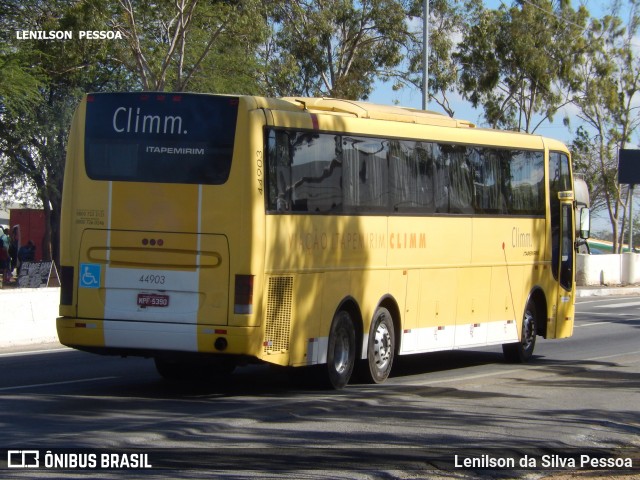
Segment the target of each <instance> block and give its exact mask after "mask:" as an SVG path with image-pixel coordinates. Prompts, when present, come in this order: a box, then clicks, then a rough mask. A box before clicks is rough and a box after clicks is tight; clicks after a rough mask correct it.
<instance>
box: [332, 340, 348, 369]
mask: <svg viewBox="0 0 640 480" xmlns="http://www.w3.org/2000/svg"><path fill="white" fill-rule="evenodd" d="M348 366H349V336H348V335H347V334H346V332H344V331H341V332H340V335H339V336H338V338H336V343H335V347H334V351H333V367H334V369H335V371H336V372H338V373H343V372H344V371H345V370H346V369H347V367H348Z"/></svg>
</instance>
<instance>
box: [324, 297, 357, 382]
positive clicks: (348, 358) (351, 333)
mask: <svg viewBox="0 0 640 480" xmlns="http://www.w3.org/2000/svg"><path fill="white" fill-rule="evenodd" d="M355 358H356V332H355V328H354V326H353V320H352V319H351V315H349V313H348V312H346V311H345V310H340V311H339V312H338V313H337V314H336V316H335V317H334V318H333V322H332V323H331V331H330V333H329V346H328V350H327V374H328V380H329V384H330V385H331V387H333V388H335V389H336V390H339V389H341V388H344V387H345V386H346V385H347V383H348V382H349V379H350V378H351V374H352V373H353V365H354V363H355Z"/></svg>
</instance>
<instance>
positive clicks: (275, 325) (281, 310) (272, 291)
mask: <svg viewBox="0 0 640 480" xmlns="http://www.w3.org/2000/svg"><path fill="white" fill-rule="evenodd" d="M292 298H293V277H271V278H269V296H268V300H267V322H266V331H265V342H264V351H265V353H281V352H288V351H289V334H290V331H291V301H292Z"/></svg>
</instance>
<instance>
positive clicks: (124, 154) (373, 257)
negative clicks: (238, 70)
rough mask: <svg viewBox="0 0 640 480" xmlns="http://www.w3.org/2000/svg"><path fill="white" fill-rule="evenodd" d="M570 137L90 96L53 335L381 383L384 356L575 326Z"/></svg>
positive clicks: (329, 104)
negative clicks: (304, 368)
mask: <svg viewBox="0 0 640 480" xmlns="http://www.w3.org/2000/svg"><path fill="white" fill-rule="evenodd" d="M572 191H573V183H572V173H571V164H570V158H569V152H568V150H567V149H566V147H565V146H564V145H563V144H562V143H560V142H558V141H554V140H551V139H547V138H543V137H540V136H534V135H525V134H519V133H512V132H504V131H496V130H488V129H480V128H475V126H474V125H473V124H471V123H469V122H466V121H461V120H455V119H451V118H449V117H445V116H442V115H439V114H436V113H431V112H425V111H420V110H415V109H408V108H402V107H391V106H380V105H373V104H368V103H364V102H355V101H347V100H338V99H328V98H281V99H272V98H263V97H254V96H224V95H209V94H187V93H154V92H143V93H100V94H89V95H87V96H86V97H85V98H84V99H83V100H82V102H81V103H80V105H79V107H78V108H77V111H76V113H75V116H74V119H73V124H72V127H71V132H70V137H69V146H68V153H67V164H66V171H65V177H64V192H63V208H62V238H61V280H62V288H61V301H60V317H59V318H58V319H57V330H58V335H59V338H60V341H61V342H62V343H63V344H65V345H68V346H70V347H74V348H77V349H81V350H85V351H90V352H95V353H99V354H108V355H122V356H145V357H152V358H154V359H155V363H156V366H157V369H158V371H159V373H160V374H161V375H162V376H163V377H165V378H168V379H182V378H191V379H193V378H202V379H204V378H207V377H215V376H216V375H220V374H225V373H228V372H230V371H232V370H233V368H234V367H235V366H237V365H239V364H244V363H247V362H267V363H270V364H275V365H281V366H290V367H302V366H314V365H315V366H316V367H315V370H317V371H319V372H321V374H322V377H323V378H324V380H325V381H327V382H328V385H329V386H330V387H334V388H342V387H344V386H345V385H346V384H347V383H348V382H349V380H350V378H351V377H352V373H353V372H354V371H356V372H357V373H358V374H359V376H360V378H363V379H364V380H366V381H369V382H375V383H381V382H383V381H384V380H385V379H386V378H387V377H388V375H389V373H390V371H391V368H392V365H393V362H394V358H395V357H396V356H397V355H410V354H417V353H424V352H432V351H442V350H452V349H463V348H472V347H479V346H485V345H503V350H504V354H505V356H506V357H507V359H508V360H511V361H520V362H522V361H527V360H529V359H530V357H531V356H532V354H533V349H534V345H535V341H536V336H542V337H544V338H549V339H551V338H563V337H568V336H570V335H571V334H572V330H573V321H574V298H575V282H574V248H575V235H576V234H575V232H576V228H575V219H574V208H573V207H574V200H573V193H572Z"/></svg>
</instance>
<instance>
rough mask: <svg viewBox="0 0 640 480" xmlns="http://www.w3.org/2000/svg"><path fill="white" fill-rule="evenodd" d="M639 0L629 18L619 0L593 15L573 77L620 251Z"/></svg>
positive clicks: (635, 113)
mask: <svg viewBox="0 0 640 480" xmlns="http://www.w3.org/2000/svg"><path fill="white" fill-rule="evenodd" d="M638 4H639V2H638V1H637V0H632V1H630V2H628V7H629V13H628V17H627V18H629V20H628V21H627V22H626V23H625V22H624V21H623V20H622V19H621V18H620V17H619V16H618V12H619V8H620V7H621V4H619V3H616V4H615V5H614V6H613V9H612V11H611V12H610V14H608V15H605V16H604V17H603V18H602V19H593V20H592V21H591V24H590V25H589V28H588V29H587V31H586V32H585V36H586V42H585V45H586V47H585V50H584V53H583V54H582V55H581V56H580V58H579V62H577V63H576V68H575V69H574V76H573V77H572V79H571V81H570V83H569V86H570V88H571V94H572V102H573V103H574V105H575V106H576V107H578V109H579V112H578V117H579V118H580V119H581V120H582V121H583V122H584V124H585V127H584V128H583V130H582V131H579V132H578V133H579V136H578V137H577V141H578V142H579V141H584V140H585V139H586V141H587V142H588V143H589V144H590V147H591V148H592V150H593V151H594V152H595V159H593V158H592V159H591V160H592V161H591V162H586V163H588V165H589V167H590V168H595V170H596V171H597V177H596V178H597V183H598V187H597V188H595V190H596V191H601V192H602V196H603V198H604V204H605V207H606V211H607V213H608V216H609V220H610V223H611V229H612V233H613V242H614V245H615V246H616V252H618V251H620V250H619V247H620V244H621V242H622V232H623V230H624V223H625V218H626V216H625V213H626V207H627V206H628V203H629V201H630V199H629V196H628V189H627V188H626V186H621V185H619V184H618V183H617V160H618V151H619V150H620V149H622V148H625V147H626V146H627V144H628V143H629V142H630V141H631V140H632V134H633V133H634V132H636V129H637V127H638V126H639V125H640V116H639V108H640V107H638V98H639V97H640V60H639V59H638V57H637V56H636V55H635V53H634V48H636V47H634V44H633V42H634V38H635V36H636V35H637V31H638V22H639V21H640V16H639V15H638ZM625 16H627V15H625ZM574 143H576V142H574ZM578 152H580V150H578ZM578 158H581V160H582V159H584V158H585V157H578ZM593 160H595V162H593Z"/></svg>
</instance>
